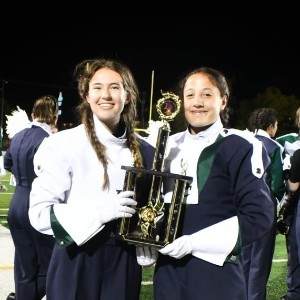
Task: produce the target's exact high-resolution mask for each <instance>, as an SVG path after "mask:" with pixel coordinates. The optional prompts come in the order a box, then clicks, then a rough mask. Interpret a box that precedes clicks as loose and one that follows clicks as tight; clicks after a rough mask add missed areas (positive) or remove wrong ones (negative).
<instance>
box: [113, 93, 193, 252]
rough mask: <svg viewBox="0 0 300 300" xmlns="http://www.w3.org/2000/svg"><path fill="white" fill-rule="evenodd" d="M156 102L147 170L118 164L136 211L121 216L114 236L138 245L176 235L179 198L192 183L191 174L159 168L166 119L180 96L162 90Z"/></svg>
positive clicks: (171, 116) (156, 243)
mask: <svg viewBox="0 0 300 300" xmlns="http://www.w3.org/2000/svg"><path fill="white" fill-rule="evenodd" d="M162 95H163V98H161V99H160V100H159V101H158V102H157V105H156V108H157V112H158V114H159V117H160V118H161V120H162V121H163V125H162V126H161V127H160V128H159V132H158V137H157V142H156V151H155V155H154V160H153V165H152V168H151V170H144V169H140V168H134V167H129V166H122V169H124V170H126V176H125V181H124V188H123V189H124V190H131V191H134V192H135V200H136V201H137V203H138V204H137V206H136V210H137V213H136V214H135V215H133V216H132V218H130V219H128V218H122V219H121V220H120V223H119V224H118V232H117V236H118V237H119V238H120V239H122V240H125V241H127V242H130V243H133V244H138V245H150V246H156V247H164V246H166V245H167V244H168V243H171V242H172V241H174V240H175V238H176V232H177V226H178V222H179V218H180V212H181V206H182V202H183V199H184V198H185V196H186V195H187V192H188V189H189V187H190V185H191V183H192V180H193V179H192V177H189V176H184V175H179V174H173V173H168V172H163V171H162V170H163V165H164V157H165V152H166V147H167V142H168V138H169V134H170V129H169V124H168V122H169V121H171V120H173V119H174V118H175V116H176V115H177V114H178V112H179V110H180V103H181V100H180V99H179V97H178V96H176V95H175V94H173V93H169V92H167V93H162ZM168 178H172V179H173V180H174V182H175V183H174V189H173V194H172V200H171V203H170V204H168V206H167V205H165V204H164V202H163V195H162V185H163V180H164V179H168Z"/></svg>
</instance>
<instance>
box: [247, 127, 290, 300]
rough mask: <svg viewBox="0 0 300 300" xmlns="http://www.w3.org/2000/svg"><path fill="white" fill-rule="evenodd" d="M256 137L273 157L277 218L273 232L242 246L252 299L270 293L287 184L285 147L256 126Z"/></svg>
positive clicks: (272, 183) (271, 182) (270, 175)
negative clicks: (279, 216)
mask: <svg viewBox="0 0 300 300" xmlns="http://www.w3.org/2000/svg"><path fill="white" fill-rule="evenodd" d="M255 137H256V138H257V139H258V140H260V141H261V142H262V143H263V145H264V147H265V148H266V150H267V153H268V156H269V157H270V159H271V164H270V166H269V167H268V169H267V170H266V182H267V184H268V186H269V187H270V190H271V197H272V199H273V202H274V207H273V208H272V212H273V214H274V219H273V225H272V229H271V230H270V232H268V233H267V234H266V235H264V236H263V237H262V238H260V239H258V240H256V241H254V242H253V243H251V244H249V245H247V246H245V247H244V248H243V249H242V259H243V267H244V274H245V278H246V282H248V285H247V288H248V299H251V300H254V299H257V300H258V299H263V300H264V299H266V297H267V283H268V279H269V275H270V272H271V268H272V261H273V255H274V250H275V241H276V231H277V230H276V224H277V222H276V221H277V204H278V203H279V201H280V200H281V199H282V197H283V196H284V193H285V188H286V187H285V182H284V173H283V147H282V146H281V145H280V144H279V143H278V142H276V141H275V140H273V139H272V138H271V137H270V135H269V134H268V133H267V132H266V131H265V130H262V129H258V130H256V131H255Z"/></svg>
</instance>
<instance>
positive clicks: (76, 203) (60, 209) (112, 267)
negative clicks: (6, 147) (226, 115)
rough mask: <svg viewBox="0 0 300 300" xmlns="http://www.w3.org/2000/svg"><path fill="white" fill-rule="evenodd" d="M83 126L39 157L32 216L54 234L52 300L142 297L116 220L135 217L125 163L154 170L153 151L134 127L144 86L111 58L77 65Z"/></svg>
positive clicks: (56, 139) (57, 138) (46, 146)
mask: <svg viewBox="0 0 300 300" xmlns="http://www.w3.org/2000/svg"><path fill="white" fill-rule="evenodd" d="M75 75H76V79H77V82H78V92H79V95H80V98H81V103H80V104H79V106H78V112H79V114H80V116H81V122H82V124H81V125H79V126H77V127H75V128H72V129H68V130H64V131H61V132H59V133H57V134H55V135H53V138H52V137H51V138H49V139H47V140H46V141H45V142H44V143H43V144H42V146H41V147H40V149H39V151H38V152H37V154H36V156H35V168H36V172H37V175H38V177H37V178H36V180H35V181H34V183H33V188H32V192H31V198H30V209H29V215H30V220H31V223H32V225H33V226H34V227H35V228H36V229H37V230H38V231H40V232H42V233H44V234H49V235H54V237H55V239H56V246H55V247H54V251H53V255H52V259H51V262H50V266H49V272H48V278H47V291H46V292H47V293H46V295H47V300H58V299H64V300H68V299H70V300H74V299H78V300H80V299H82V300H85V299H89V300H94V299H95V300H96V299H97V300H100V299H101V300H105V299H121V300H122V299H123V300H126V299H128V300H129V299H130V300H132V299H133V300H134V299H136V300H138V299H139V294H140V285H141V275H142V273H141V271H142V270H141V266H140V265H139V264H138V261H137V255H136V247H135V246H134V245H128V244H127V243H125V242H123V241H120V240H118V239H117V238H116V237H115V233H116V231H117V229H116V226H117V221H116V219H118V218H122V217H125V218H130V217H131V216H132V215H133V214H134V213H135V208H134V207H135V205H136V204H137V203H136V201H135V200H133V199H132V197H133V195H134V193H133V191H123V192H120V193H118V192H119V191H120V190H122V189H123V184H124V178H125V170H122V169H121V166H122V165H125V166H126V165H127V166H134V167H138V168H141V167H144V168H147V169H150V168H151V166H152V161H153V156H154V148H153V147H152V146H150V145H149V144H148V143H146V142H145V141H144V140H143V139H141V138H140V137H139V136H138V135H137V134H136V133H135V132H134V128H133V124H134V121H135V119H136V103H137V100H138V89H137V85H136V82H135V80H134V77H133V75H132V73H131V71H130V70H129V68H128V67H127V66H125V65H124V64H122V63H120V62H118V61H116V60H108V59H94V60H85V61H82V62H81V63H79V64H78V65H77V66H76V68H75Z"/></svg>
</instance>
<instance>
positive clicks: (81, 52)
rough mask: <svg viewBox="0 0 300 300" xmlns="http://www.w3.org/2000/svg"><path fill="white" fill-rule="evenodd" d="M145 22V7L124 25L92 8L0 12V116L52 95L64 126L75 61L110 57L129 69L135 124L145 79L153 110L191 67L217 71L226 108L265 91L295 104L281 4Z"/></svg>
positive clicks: (293, 53) (296, 87) (290, 37)
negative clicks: (226, 88) (135, 93)
mask: <svg viewBox="0 0 300 300" xmlns="http://www.w3.org/2000/svg"><path fill="white" fill-rule="evenodd" d="M183 4H184V3H183ZM45 5H46V4H45ZM74 6H75V4H74ZM216 6H217V4H216ZM27 9H28V8H27ZM72 9H73V10H74V9H75V10H76V13H75V12H74V11H72ZM235 9H236V8H235ZM92 13H93V14H92ZM146 14H147V8H145V10H144V11H143V12H142V13H139V14H136V16H140V17H138V18H137V17H135V18H132V17H129V16H128V17H127V15H126V12H125V11H124V13H123V14H122V16H123V18H120V17H119V15H117V14H116V13H115V11H114V7H111V8H109V9H107V8H106V9H104V8H102V9H101V7H100V8H99V7H97V8H96V7H93V6H92V5H91V4H89V5H86V6H84V5H82V6H80V7H75V8H74V7H73V8H72V7H70V10H66V9H64V11H63V12H62V11H61V10H60V9H57V10H56V9H54V8H53V7H45V8H44V10H42V12H41V11H40V12H37V13H33V12H30V13H28V11H27V12H26V11H22V9H19V10H18V12H15V11H13V10H12V11H10V12H9V13H5V11H2V15H3V16H2V18H1V21H0V22H1V23H0V24H1V52H0V79H1V80H2V85H1V91H2V102H3V104H4V105H3V106H4V107H3V112H4V113H5V114H7V113H9V112H10V111H11V109H12V108H13V109H15V107H16V105H18V106H20V107H21V108H23V109H25V110H26V111H27V112H28V113H30V109H31V107H32V104H33V101H34V100H35V99H36V98H37V97H39V96H41V95H44V94H53V95H54V96H56V97H57V96H58V93H59V92H60V91H61V92H62V93H63V98H64V100H63V105H62V115H61V117H60V122H73V121H74V108H75V106H76V105H77V104H78V96H77V92H76V88H75V85H74V82H73V77H72V74H73V70H74V68H75V66H76V64H77V63H78V62H80V61H81V60H83V59H88V58H96V57H113V58H118V59H120V60H122V61H123V62H125V63H126V64H127V65H128V66H129V67H130V68H131V70H132V71H133V73H134V75H135V77H136V80H137V82H138V86H139V89H140V92H141V98H142V99H143V100H144V106H142V105H141V108H140V114H141V118H143V122H144V123H145V122H146V121H147V120H148V118H149V106H150V96H151V82H152V81H151V80H152V74H153V73H152V72H153V71H154V81H153V102H154V103H155V102H156V100H158V99H159V98H160V97H161V94H160V91H161V90H163V91H167V90H169V89H172V87H173V85H174V84H176V83H177V81H178V79H179V78H180V76H181V75H182V74H183V72H185V71H187V70H189V69H191V68H194V67H199V66H210V67H214V68H217V69H219V70H221V71H222V72H224V74H225V75H226V77H227V79H228V80H229V81H230V83H231V87H232V95H231V96H232V97H231V104H232V105H233V106H235V107H238V102H239V101H240V100H241V99H252V98H254V97H256V96H257V94H258V93H263V92H264V91H265V89H266V88H267V87H277V88H279V89H280V90H281V91H282V93H284V94H287V95H295V96H297V97H300V84H299V79H300V78H299V67H300V59H299V54H300V45H299V29H300V25H299V24H300V18H299V12H298V10H297V9H293V8H291V7H287V5H284V3H282V4H281V6H280V7H278V8H274V7H273V8H269V7H263V8H262V7H260V6H256V7H252V6H251V7H250V6H247V4H245V5H244V6H243V8H242V9H240V11H236V10H234V9H233V10H231V11H230V13H228V12H226V11H222V10H219V11H218V13H217V12H216V11H215V8H214V7H213V6H212V7H210V8H204V7H203V6H202V5H201V3H199V5H198V6H195V7H194V6H191V7H188V8H187V9H186V8H185V9H184V6H183V11H182V13H181V15H182V16H181V17H178V16H176V17H175V16H173V15H172V14H171V13H168V14H165V15H163V14H161V17H160V18H155V19H147V18H146V17H145V18H144V16H146ZM148 14H149V12H148ZM150 15H151V13H150ZM168 16H169V17H168ZM189 16H190V18H188V17H189ZM104 17H105V18H104ZM3 99H4V101H3Z"/></svg>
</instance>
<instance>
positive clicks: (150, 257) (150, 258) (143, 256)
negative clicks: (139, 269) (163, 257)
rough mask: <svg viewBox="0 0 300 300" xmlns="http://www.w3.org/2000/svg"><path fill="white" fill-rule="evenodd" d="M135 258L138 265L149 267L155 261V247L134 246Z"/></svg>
mask: <svg viewBox="0 0 300 300" xmlns="http://www.w3.org/2000/svg"><path fill="white" fill-rule="evenodd" d="M136 259H137V262H138V264H139V265H141V266H143V267H150V266H152V265H153V264H155V263H156V260H157V249H156V248H155V247H153V246H140V245H137V246H136Z"/></svg>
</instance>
